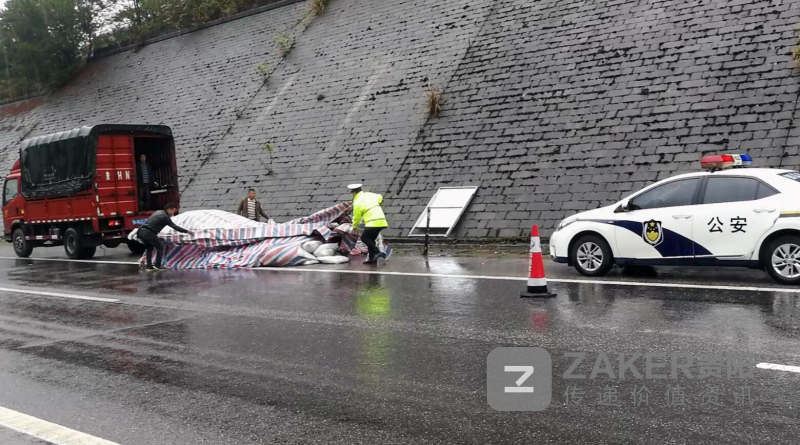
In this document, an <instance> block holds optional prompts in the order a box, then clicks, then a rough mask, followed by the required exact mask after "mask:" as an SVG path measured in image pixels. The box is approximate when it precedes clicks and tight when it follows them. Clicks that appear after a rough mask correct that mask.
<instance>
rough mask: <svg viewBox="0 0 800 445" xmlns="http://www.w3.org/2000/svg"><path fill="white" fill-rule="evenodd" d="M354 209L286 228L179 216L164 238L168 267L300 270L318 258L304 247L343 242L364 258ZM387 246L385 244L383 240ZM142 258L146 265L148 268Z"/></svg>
mask: <svg viewBox="0 0 800 445" xmlns="http://www.w3.org/2000/svg"><path fill="white" fill-rule="evenodd" d="M351 218H352V208H351V207H350V203H349V202H345V203H341V204H337V205H335V206H333V207H330V208H327V209H325V210H322V211H320V212H317V213H315V214H313V215H311V216H307V217H303V218H298V219H295V220H292V221H289V222H286V223H281V224H266V223H259V222H256V221H252V220H250V219H248V218H245V217H243V216H239V215H236V214H233V213H229V212H225V211H222V210H195V211H190V212H186V213H183V214H180V215H177V216H175V217H174V218H173V219H172V220H173V221H174V222H175V224H177V225H178V226H181V227H183V228H185V229H188V230H190V231H191V233H189V234H182V233H178V232H175V231H174V230H172V229H171V228H170V227H166V228H165V229H164V230H162V231H161V233H160V234H159V237H161V238H162V239H164V240H165V241H167V243H168V245H167V248H166V251H165V256H164V262H163V266H164V267H167V268H175V269H207V268H243V267H259V266H272V267H280V266H297V265H301V264H304V263H305V262H306V261H309V260H313V259H314V256H313V255H311V254H310V253H308V252H306V251H305V250H303V248H302V247H301V246H302V244H303V243H305V242H307V241H313V240H317V241H323V242H332V241H333V240H334V239H339V240H340V249H341V250H342V251H343V252H345V253H346V254H347V253H349V254H350V255H361V254H364V253H365V252H366V250H367V249H366V246H365V245H364V243H362V242H361V241H360V240H358V239H357V238H356V237H355V236H353V235H351V234H350V229H351V227H352V224H351V222H352V219H351ZM379 245H381V246H382V240H381V239H379ZM144 261H145V257H144V256H143V257H142V259H141V262H142V263H144Z"/></svg>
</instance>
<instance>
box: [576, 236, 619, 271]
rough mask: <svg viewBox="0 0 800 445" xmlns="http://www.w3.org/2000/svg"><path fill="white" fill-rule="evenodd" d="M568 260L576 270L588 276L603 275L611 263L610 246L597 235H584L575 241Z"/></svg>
mask: <svg viewBox="0 0 800 445" xmlns="http://www.w3.org/2000/svg"><path fill="white" fill-rule="evenodd" d="M570 260H572V264H573V265H574V266H575V269H576V270H577V271H578V272H580V273H581V274H582V275H586V276H588V277H599V276H602V275H605V274H606V273H608V271H609V270H610V269H611V266H612V265H613V262H612V255H611V248H610V247H609V246H608V243H607V242H606V240H604V239H603V238H601V237H599V236H597V235H586V236H583V237H581V238H580V239H579V240H578V241H576V242H575V244H574V245H573V246H572V251H571V252H570Z"/></svg>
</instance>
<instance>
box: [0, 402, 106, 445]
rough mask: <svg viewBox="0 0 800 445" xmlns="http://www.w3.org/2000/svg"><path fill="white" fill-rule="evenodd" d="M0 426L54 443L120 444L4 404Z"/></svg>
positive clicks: (1, 408)
mask: <svg viewBox="0 0 800 445" xmlns="http://www.w3.org/2000/svg"><path fill="white" fill-rule="evenodd" d="M0 426H4V427H6V428H9V429H12V430H14V431H17V432H20V433H22V434H27V435H28V436H32V437H35V438H37V439H40V440H43V441H45V442H47V443H51V444H54V445H78V444H80V445H119V444H118V443H116V442H111V441H108V440H105V439H101V438H99V437H95V436H91V435H89V434H86V433H82V432H80V431H76V430H73V429H71V428H67V427H65V426H61V425H58V424H55V423H52V422H48V421H46V420H42V419H39V418H37V417H33V416H29V415H27V414H23V413H21V412H18V411H14V410H11V409H8V408H3V407H2V406H0Z"/></svg>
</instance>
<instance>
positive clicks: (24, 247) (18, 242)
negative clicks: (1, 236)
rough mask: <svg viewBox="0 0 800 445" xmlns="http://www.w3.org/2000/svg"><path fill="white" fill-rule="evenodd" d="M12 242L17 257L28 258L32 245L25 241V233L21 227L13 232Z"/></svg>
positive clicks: (31, 251)
mask: <svg viewBox="0 0 800 445" xmlns="http://www.w3.org/2000/svg"><path fill="white" fill-rule="evenodd" d="M12 242H13V243H14V253H16V254H17V256H18V257H20V258H28V257H29V256H31V253H33V244H32V243H31V242H30V241H28V240H26V239H25V231H24V230H22V228H21V227H20V228H17V230H15V231H14V237H13V239H12Z"/></svg>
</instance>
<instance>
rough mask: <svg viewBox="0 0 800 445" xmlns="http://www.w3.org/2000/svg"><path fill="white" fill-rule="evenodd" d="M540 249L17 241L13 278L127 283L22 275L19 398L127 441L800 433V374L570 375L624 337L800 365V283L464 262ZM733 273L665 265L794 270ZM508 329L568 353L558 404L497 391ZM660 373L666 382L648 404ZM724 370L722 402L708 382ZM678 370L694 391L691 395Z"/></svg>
mask: <svg viewBox="0 0 800 445" xmlns="http://www.w3.org/2000/svg"><path fill="white" fill-rule="evenodd" d="M114 258H115V257H112V259H114ZM114 260H115V261H120V262H126V261H131V259H130V257H125V256H121V257H118V258H115V259H114ZM393 260H394V258H393ZM345 267H346V268H350V269H356V270H366V268H361V265H349V266H345ZM548 268H549V269H553V270H555V272H554V273H553V275H555V276H557V277H563V278H568V279H577V278H579V277H577V276H575V275H574V274H571V273H570V272H569V271H567V270H564V269H557V268H555V267H553V268H551V267H550V266H549V265H548ZM525 269H526V265H525V264H524V261H517V260H485V259H484V260H476V259H452V258H432V259H430V260H429V261H428V262H427V264H426V263H425V262H423V261H421V260H419V259H407V258H406V259H402V258H401V259H399V261H397V262H395V261H393V263H391V264H389V265H387V266H386V268H385V269H384V270H390V271H399V272H404V271H407V272H417V273H419V272H426V273H430V274H434V275H436V276H425V277H422V276H413V275H411V276H408V275H376V274H339V273H315V272H308V271H304V272H298V271H253V270H240V271H169V272H165V273H155V274H154V273H145V272H140V271H139V270H138V269H137V268H136V267H135V266H131V265H127V264H106V263H77V262H44V261H29V260H0V287H3V288H10V289H28V290H30V289H33V290H38V291H47V292H52V293H65V294H71V295H83V296H87V297H101V298H112V299H118V300H120V302H119V303H108V302H102V301H82V300H75V299H69V298H59V297H58V296H44V295H31V294H25V293H19V292H14V291H11V290H7V291H2V292H0V406H5V407H8V408H11V409H15V410H19V411H21V412H26V413H27V414H31V415H34V416H37V417H40V418H43V419H47V420H49V421H52V422H56V423H59V424H62V425H66V426H69V427H70V428H75V429H77V430H80V431H84V432H88V433H91V434H94V435H96V436H99V437H103V438H106V439H108V440H112V441H114V442H118V443H121V444H151V443H152V444H166V443H169V444H173V443H174V444H184V443H185V444H195V443H213V444H243V443H275V442H279V443H284V442H285V443H354V442H362V443H426V442H430V443H442V442H450V443H488V442H531V441H534V442H536V443H542V442H548V441H549V442H557V443H634V442H636V443H644V442H653V443H655V442H658V443H664V442H725V443H745V442H746V443H759V442H764V443H767V442H768V443H793V442H794V441H795V438H796V437H797V434H798V430H800V427H798V424H797V413H796V410H795V409H794V406H795V405H796V400H798V395H799V394H798V392H799V391H798V390H797V389H796V388H797V383H798V379H799V378H800V374H795V373H789V372H781V371H774V370H761V369H758V370H756V371H755V375H754V377H753V378H752V379H749V380H742V379H737V378H727V377H723V378H711V379H706V380H702V379H691V380H690V379H687V378H684V377H681V378H677V379H665V380H657V381H655V380H652V381H651V380H647V381H644V380H631V379H627V380H616V379H609V378H607V377H605V376H602V375H601V376H600V377H598V378H596V379H585V380H565V379H563V378H562V375H563V374H564V372H565V371H566V370H567V368H568V367H569V366H570V364H571V360H570V359H568V358H567V357H565V356H564V354H565V353H567V352H570V351H586V352H587V353H588V355H587V356H588V357H589V358H588V359H587V363H585V364H584V365H582V366H581V367H580V368H579V369H578V371H579V373H580V372H583V373H585V374H589V373H590V371H592V365H593V363H594V357H595V356H597V354H598V353H602V352H605V353H607V354H608V355H609V356H610V357H617V356H618V355H619V354H627V355H631V354H635V353H645V352H652V353H667V354H674V353H685V354H690V355H698V356H699V355H701V354H709V353H730V352H746V353H752V354H755V356H756V359H757V361H758V362H769V363H778V364H785V365H800V353H798V350H799V349H798V348H797V345H798V340H799V339H800V338H799V337H800V331H798V322H797V320H798V315H800V308H798V302H797V299H798V295H796V294H793V293H780V292H769V291H766V292H742V291H731V290H715V289H695V288H654V287H641V286H617V285H609V284H601V283H558V282H556V283H552V284H551V286H550V287H551V288H552V290H554V291H555V292H557V293H558V298H555V299H549V300H522V299H520V298H518V294H519V292H520V290H522V289H523V288H524V282H520V281H509V280H488V279H474V278H465V277H457V278H453V277H447V276H444V275H473V274H477V275H492V274H494V275H503V276H522V277H524V275H525ZM713 273H714V272H712V274H711V275H712V277H711V278H709V275H708V274H704V275H701V276H699V275H698V276H696V275H693V274H692V273H689V274H681V273H679V272H676V271H671V270H667V271H665V272H664V275H666V278H662V279H669V280H672V281H674V282H683V283H700V284H713V283H728V284H730V285H734V286H736V285H741V284H743V283H747V285H749V286H758V287H771V286H772V285H771V284H770V283H769V282H768V281H765V280H761V278H760V277H759V276H758V275H757V273H756V274H752V275H750V276H748V275H747V274H748V273H750V272H749V271H748V272H746V273H741V274H735V273H731V274H725V273H722V274H719V275H717V277H716V279H715V278H714V277H713ZM612 279H614V280H619V279H628V278H626V277H622V276H615V277H612ZM633 279H640V278H633ZM498 346H539V347H542V348H545V349H547V350H548V351H549V352H550V354H551V356H552V357H553V364H554V368H555V369H554V372H553V375H554V377H555V380H554V385H553V390H552V394H553V397H552V403H551V405H550V407H549V408H548V409H547V410H545V411H542V412H498V411H494V410H492V409H491V408H490V407H489V406H488V404H487V402H486V391H485V384H486V357H487V355H488V353H489V352H490V351H491V350H492V349H494V348H496V347H498ZM612 364H613V367H614V368H617V364H616V363H614V362H613V361H612ZM723 374H724V373H723ZM644 384H646V385H647V391H648V394H649V395H650V398H651V399H652V400H650V401H649V402H648V404H647V405H643V404H642V403H639V404H636V403H635V402H636V401H637V399H636V398H635V396H634V393H635V392H636V391H637V390H638V389H639V388H640V387H641V386H644ZM709 386H713V387H715V388H716V389H715V391H718V392H719V397H718V400H717V402H718V403H705V404H704V403H702V402H703V401H706V399H705V398H704V397H705V396H706V395H707V394H705V393H708V388H709ZM676 387H679V388H680V394H681V398H680V399H679V400H680V401H682V402H684V403H682V404H680V405H676V404H674V403H673V404H672V405H670V404H669V403H668V402H670V401H672V402H675V398H674V397H675V394H677V393H676V392H675V391H676V390H675V388H676ZM744 387H747V388H748V389H747V392H748V399H746V400H745V399H744V398H743V394H744V393H743V391H744V389H742V388H744ZM576 391H578V392H576ZM575 394H581V395H582V396H581V397H580V400H579V402H580V403H574V402H576V400H578V399H576V398H574V397H571V396H574V395H575ZM610 394H613V395H614V398H609V395H610ZM704 394H705V395H704ZM737 394H738V396H737ZM670 397H672V399H670ZM610 400H611V401H613V402H615V403H601V402H603V401H605V402H609V401H610ZM639 402H641V400H639ZM0 434H3V432H0ZM2 437H4V436H2V435H0V438H2Z"/></svg>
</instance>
